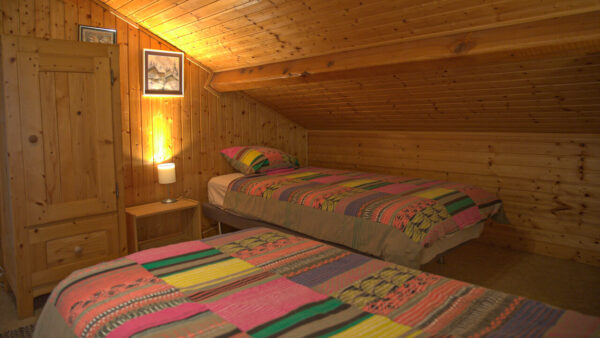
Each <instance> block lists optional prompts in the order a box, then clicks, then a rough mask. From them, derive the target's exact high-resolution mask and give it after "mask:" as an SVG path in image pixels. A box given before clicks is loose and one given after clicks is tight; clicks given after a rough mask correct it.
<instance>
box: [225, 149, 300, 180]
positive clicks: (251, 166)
mask: <svg viewBox="0 0 600 338" xmlns="http://www.w3.org/2000/svg"><path fill="white" fill-rule="evenodd" d="M221 155H223V157H225V159H226V160H227V162H229V164H231V166H232V167H233V168H235V169H236V170H237V171H239V172H241V173H244V174H253V173H257V172H266V171H269V170H276V169H282V168H297V167H299V166H300V165H299V164H298V160H297V159H296V158H295V157H294V156H292V155H290V154H287V153H284V152H282V151H280V150H278V149H273V148H267V147H260V146H244V147H231V148H226V149H223V150H221Z"/></svg>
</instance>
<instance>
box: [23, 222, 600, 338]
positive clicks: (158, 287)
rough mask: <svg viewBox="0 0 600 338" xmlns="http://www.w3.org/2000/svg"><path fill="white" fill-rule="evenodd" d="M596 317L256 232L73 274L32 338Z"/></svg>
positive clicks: (520, 323) (436, 326)
mask: <svg viewBox="0 0 600 338" xmlns="http://www.w3.org/2000/svg"><path fill="white" fill-rule="evenodd" d="M599 334H600V318H596V317H591V316H586V315H583V314H580V313H577V312H574V311H567V310H562V309H558V308H554V307H551V306H548V305H545V304H543V303H539V302H536V301H532V300H529V299H525V298H522V297H517V296H512V295H508V294H504V293H501V292H497V291H493V290H489V289H485V288H482V287H478V286H475V285H472V284H468V283H464V282H460V281H456V280H452V279H447V278H444V277H441V276H437V275H432V274H428V273H425V272H421V271H418V270H413V269H410V268H406V267H403V266H400V265H395V264H392V263H388V262H383V261H380V260H377V259H372V258H368V257H366V256H363V255H359V254H356V253H351V252H349V251H346V250H343V249H339V248H336V247H332V246H328V245H325V244H323V243H321V242H317V241H312V240H309V239H305V238H301V237H295V236H291V235H286V234H283V233H281V232H277V231H273V230H269V229H265V228H253V229H249V230H244V231H239V232H236V233H231V234H228V235H224V236H218V237H213V238H209V239H206V240H203V241H192V242H186V243H181V244H175V245H171V246H167V247H162V248H157V249H150V250H146V251H141V252H138V253H135V254H132V255H129V256H127V257H124V258H120V259H116V260H113V261H110V262H107V263H102V264H98V265H96V266H92V267H89V268H86V269H83V270H79V271H76V272H74V273H72V274H71V275H70V276H69V277H68V278H66V279H65V280H63V281H62V282H61V283H60V284H59V285H58V286H57V287H56V288H55V289H54V291H53V292H52V294H51V295H50V297H49V299H48V302H47V303H46V306H45V308H44V310H43V312H42V314H41V316H40V318H39V320H38V323H37V325H36V329H35V336H38V337H69V336H81V337H91V336H95V337H105V336H106V337H129V336H133V335H135V336H145V335H148V336H164V337H167V336H168V337H183V336H187V337H190V336H209V337H213V336H237V337H246V336H254V337H269V336H288V337H304V336H323V337H327V336H340V337H358V336H373V337H386V336H389V337H398V336H411V337H417V336H460V337H468V336H473V337H475V336H536V337H537V336H544V335H555V336H556V335H557V336H567V337H575V336H594V335H595V336H597V335H599Z"/></svg>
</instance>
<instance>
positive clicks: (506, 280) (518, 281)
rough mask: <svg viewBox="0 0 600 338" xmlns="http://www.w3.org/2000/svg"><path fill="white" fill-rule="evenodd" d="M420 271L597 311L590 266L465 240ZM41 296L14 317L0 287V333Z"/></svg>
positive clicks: (598, 291) (596, 273) (598, 281)
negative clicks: (441, 260) (440, 260)
mask: <svg viewBox="0 0 600 338" xmlns="http://www.w3.org/2000/svg"><path fill="white" fill-rule="evenodd" d="M422 270H424V271H427V272H431V273H436V274H440V275H443V276H447V277H451V278H455V279H459V280H464V281H467V282H470V283H474V284H477V285H481V286H485V287H489V288H492V289H496V290H501V291H504V292H508V293H512V294H516V295H521V296H525V297H527V298H532V299H535V300H539V301H542V302H545V303H548V304H552V305H555V306H559V307H562V308H568V309H574V310H577V311H579V312H582V313H586V314H591V315H596V316H600V287H598V286H599V285H600V268H597V267H593V266H590V265H585V264H580V263H575V262H571V261H566V260H561V259H556V258H552V257H546V256H540V255H535V254H529V253H523V252H518V251H513V250H509V249H502V248H496V247H491V246H488V245H486V244H483V243H480V242H478V241H471V242H470V243H467V244H465V245H462V246H461V247H459V248H456V249H454V250H453V251H451V252H449V253H448V254H446V257H445V264H439V263H437V262H431V263H429V264H427V265H425V266H423V267H422ZM43 301H44V298H42V299H38V301H37V302H36V304H37V305H36V316H35V317H32V318H29V319H25V320H18V319H17V313H16V309H15V303H14V298H13V297H12V295H10V294H9V293H7V292H6V290H4V289H2V290H1V291H0V314H2V315H0V332H3V331H6V330H10V329H14V328H17V327H20V326H24V325H28V324H31V323H33V322H35V320H36V318H37V316H39V313H40V307H41V306H42V304H43Z"/></svg>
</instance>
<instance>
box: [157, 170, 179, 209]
mask: <svg viewBox="0 0 600 338" xmlns="http://www.w3.org/2000/svg"><path fill="white" fill-rule="evenodd" d="M158 183H159V184H166V185H167V198H165V199H164V200H162V202H163V203H175V202H177V199H176V198H171V197H170V196H171V192H170V189H169V186H170V184H171V183H175V163H162V164H159V165H158Z"/></svg>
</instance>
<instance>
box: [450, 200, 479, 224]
mask: <svg viewBox="0 0 600 338" xmlns="http://www.w3.org/2000/svg"><path fill="white" fill-rule="evenodd" d="M452 219H453V220H454V222H456V224H458V227H459V228H461V229H463V228H464V227H465V226H467V225H472V224H475V223H477V222H479V221H480V220H481V213H480V212H479V208H478V207H477V206H476V205H475V206H472V207H470V208H468V209H465V210H463V211H461V212H459V213H458V214H456V215H454V216H452Z"/></svg>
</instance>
